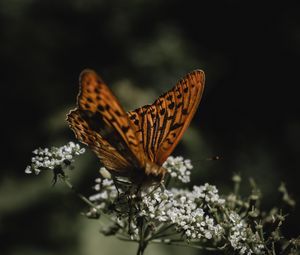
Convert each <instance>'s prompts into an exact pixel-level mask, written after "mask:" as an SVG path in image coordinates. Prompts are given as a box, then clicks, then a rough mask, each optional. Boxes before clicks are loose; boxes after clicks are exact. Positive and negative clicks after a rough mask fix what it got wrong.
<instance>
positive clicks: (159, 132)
mask: <svg viewBox="0 0 300 255" xmlns="http://www.w3.org/2000/svg"><path fill="white" fill-rule="evenodd" d="M79 80H80V81H79V83H80V91H79V94H78V97H77V108H76V109H74V110H72V111H71V112H70V113H69V114H68V116H67V120H68V122H69V126H70V127H71V129H72V130H73V131H74V133H75V135H76V137H77V139H78V140H79V141H81V142H82V143H84V144H86V145H88V146H89V147H90V148H91V149H92V150H93V151H94V152H95V153H96V155H97V156H98V157H99V159H100V161H101V162H102V163H103V165H104V166H105V167H106V168H107V169H108V170H109V171H110V172H111V173H112V174H113V175H115V176H121V177H127V178H129V179H130V180H131V181H132V182H133V183H146V182H150V183H151V182H153V181H161V180H162V179H163V177H164V176H165V173H166V170H165V169H164V168H163V167H162V164H163V163H164V161H165V160H166V159H167V157H168V156H169V155H170V154H171V152H172V151H173V150H174V148H175V146H176V145H177V143H178V142H179V140H180V138H181V137H182V135H183V133H184V131H185V130H186V128H187V126H188V125H189V123H190V122H191V119H192V117H193V115H194V113H195V111H196V109H197V106H198V104H199V102H200V99H201V96H202V93H203V89H204V73H203V71H201V70H196V71H193V72H191V73H189V74H188V75H186V76H185V77H184V78H183V79H182V80H181V81H180V82H178V84H177V85H176V86H175V87H174V88H173V89H172V90H170V91H168V92H167V93H165V94H163V95H162V96H160V97H159V98H158V99H157V100H156V101H155V102H154V103H153V104H152V105H145V106H143V107H141V108H138V109H136V110H134V111H130V112H128V113H126V112H125V110H124V109H123V107H122V106H121V105H120V103H119V101H118V100H117V98H116V97H115V96H114V95H113V93H112V91H111V90H110V89H109V88H108V86H107V85H106V84H105V83H104V82H103V81H102V79H101V78H100V77H99V76H98V75H97V74H96V72H94V71H93V70H88V69H87V70H84V71H83V72H82V73H81V75H80V79H79Z"/></svg>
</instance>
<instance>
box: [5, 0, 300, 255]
mask: <svg viewBox="0 0 300 255" xmlns="http://www.w3.org/2000/svg"><path fill="white" fill-rule="evenodd" d="M261 2H263V1H261ZM261 2H257V3H255V2H252V1H251V2H248V4H245V3H244V4H243V5H242V4H240V1H234V0H231V1H230V0H228V1H220V2H218V1H194V2H193V1H174V0H172V1H171V0H167V1H158V0H145V1H137V0H135V1H134V0H133V1H123V0H110V1H96V0H94V1H92V0H90V1H83V0H73V1H71V0H70V1H53V0H51V1H50V0H45V1H38V0H31V1H20V0H19V1H9V0H0V61H1V76H0V84H1V88H2V90H1V123H2V125H1V128H2V132H1V134H2V139H1V149H2V151H1V164H2V167H1V174H0V176H1V179H0V247H1V254H88V255H89V254H116V253H117V252H119V251H122V254H127V253H126V252H128V254H134V250H135V248H136V247H135V246H134V245H133V246H132V245H128V244H127V243H126V244H124V243H122V242H120V241H115V240H114V239H113V238H103V237H102V236H101V235H100V234H98V229H99V227H100V225H99V223H98V222H96V221H91V220H86V219H85V218H83V217H82V216H80V211H82V210H84V209H85V206H84V205H83V204H82V203H81V202H80V201H79V200H78V199H77V198H76V197H75V196H74V194H72V193H71V192H70V191H69V190H68V189H67V188H66V187H64V186H63V185H62V184H58V185H56V186H55V188H51V178H52V176H51V174H50V173H49V174H48V175H47V174H46V173H44V174H42V175H39V176H28V175H25V174H24V169H25V167H26V165H27V164H28V163H29V162H30V158H31V151H32V150H33V149H35V148H37V147H50V146H53V145H55V146H61V145H63V144H65V143H66V142H67V141H69V140H75V139H74V136H73V133H72V132H71V131H70V130H69V129H68V127H67V123H66V121H65V115H66V113H67V112H68V111H69V110H70V109H71V108H73V107H74V106H75V98H76V94H77V92H78V75H79V73H80V72H81V70H82V69H84V68H86V67H89V68H93V69H95V70H97V71H98V72H99V73H100V74H101V76H102V77H103V79H104V80H105V81H106V82H107V83H108V84H109V85H110V86H111V87H112V89H113V91H114V92H115V93H116V95H117V96H118V97H119V99H120V101H121V102H122V104H123V105H124V107H125V109H127V110H130V109H133V108H136V107H138V106H140V105H143V104H148V103H151V102H152V101H154V99H155V98H156V97H157V96H158V95H160V94H161V93H162V92H164V91H166V90H167V89H170V88H171V87H172V86H173V85H174V84H175V83H176V81H178V80H179V79H180V78H181V77H182V76H184V75H185V74H186V73H187V72H189V71H192V70H193V69H196V68H200V69H203V70H204V71H205V73H206V89H205V93H204V96H203V99H202V102H201V104H200V107H199V110H198V111H197V113H196V115H195V117H194V120H193V122H192V124H191V127H190V128H189V129H188V131H187V132H186V134H185V136H184V138H183V139H182V142H181V143H180V144H179V145H178V147H177V148H176V150H175V152H174V155H183V156H184V157H186V158H191V159H192V160H193V162H194V166H195V169H194V171H193V177H192V178H193V184H198V185H200V184H203V183H204V182H209V183H211V184H215V185H217V187H218V188H219V190H220V192H221V193H224V194H226V193H228V192H229V189H230V187H231V186H230V185H231V176H232V174H233V173H235V172H236V173H241V175H242V178H243V181H244V184H245V185H243V189H244V192H245V194H246V192H247V190H249V185H248V179H249V177H253V178H255V180H256V181H257V183H258V185H259V187H260V188H261V189H262V192H263V195H264V197H263V201H264V205H265V208H271V207H272V206H273V205H279V200H280V195H279V193H278V191H277V189H278V186H279V184H280V182H281V181H284V182H285V183H286V184H287V187H288V189H289V191H290V192H291V194H292V196H293V198H294V199H295V200H296V201H297V202H298V203H299V197H298V194H299V191H300V188H299V187H300V185H299V165H300V164H299V160H298V157H299V152H300V149H299V146H300V145H299V144H300V132H299V131H300V121H299V111H298V104H299V103H298V102H299V93H298V87H299V77H298V73H299V70H298V69H299V54H300V22H299V19H300V15H299V13H300V9H299V8H298V6H297V5H296V4H295V3H294V2H292V1H285V2H284V4H283V2H279V3H278V4H276V3H274V2H271V3H272V4H269V5H266V6H262V3H261ZM196 3H197V4H196ZM216 155H219V156H221V158H222V160H219V161H207V160H205V158H209V157H212V156H216ZM99 166H100V164H99V162H98V161H97V159H96V157H95V156H94V155H93V154H92V153H90V152H88V153H87V154H86V155H84V156H83V157H82V159H79V160H78V164H77V167H76V170H75V171H74V172H72V173H71V174H70V175H71V177H72V179H73V182H74V183H75V185H76V186H77V187H78V189H79V190H81V191H82V192H83V193H85V194H91V193H92V190H91V186H92V185H93V179H94V178H95V177H96V176H97V169H98V168H99ZM299 213H300V209H299V205H297V206H296V208H295V209H294V210H292V211H291V212H290V216H289V218H288V221H287V225H286V227H285V228H284V232H285V234H286V235H287V236H289V237H296V236H297V235H298V234H299V233H300V231H299V230H300V227H299V217H298V215H299ZM125 245H126V246H125ZM124 247H126V248H125V249H124ZM154 251H155V252H156V254H159V252H161V254H167V253H168V252H169V253H170V254H171V253H173V254H175V253H176V251H177V252H182V251H183V250H180V249H178V248H176V249H172V248H171V247H167V249H163V248H161V247H158V246H157V247H153V248H152V252H153V253H152V252H151V248H150V250H149V253H148V254H154ZM187 253H189V254H198V253H197V251H194V250H187V251H186V254H187ZM146 254H147V253H146Z"/></svg>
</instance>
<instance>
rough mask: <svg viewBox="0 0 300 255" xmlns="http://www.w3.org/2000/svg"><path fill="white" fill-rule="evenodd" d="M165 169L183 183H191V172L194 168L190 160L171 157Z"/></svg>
mask: <svg viewBox="0 0 300 255" xmlns="http://www.w3.org/2000/svg"><path fill="white" fill-rule="evenodd" d="M163 167H164V168H166V169H167V170H168V172H169V173H170V175H171V177H173V178H177V179H178V180H180V181H181V182H183V183H188V182H190V175H191V172H190V170H191V169H192V168H193V166H192V164H191V161H190V160H189V159H185V160H184V159H183V157H175V158H174V157H173V156H170V157H168V159H167V160H166V161H165V163H164V164H163Z"/></svg>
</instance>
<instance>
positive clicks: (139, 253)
mask: <svg viewBox="0 0 300 255" xmlns="http://www.w3.org/2000/svg"><path fill="white" fill-rule="evenodd" d="M144 223H145V222H144V218H142V219H141V225H140V240H139V247H138V251H137V255H143V254H144V251H145V249H146V247H147V245H148V242H147V241H146V240H145V229H144V227H145V224H144Z"/></svg>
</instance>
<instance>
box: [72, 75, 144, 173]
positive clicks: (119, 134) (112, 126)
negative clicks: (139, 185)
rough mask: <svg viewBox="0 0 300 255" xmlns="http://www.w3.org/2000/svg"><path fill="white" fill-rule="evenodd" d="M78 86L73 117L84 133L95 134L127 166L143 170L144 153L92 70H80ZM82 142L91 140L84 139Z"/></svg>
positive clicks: (110, 93) (110, 95) (111, 94)
mask: <svg viewBox="0 0 300 255" xmlns="http://www.w3.org/2000/svg"><path fill="white" fill-rule="evenodd" d="M79 82H80V92H79V94H78V98H77V105H78V109H77V111H78V112H77V114H78V115H80V118H81V119H82V120H83V121H84V124H85V125H86V126H87V130H89V132H92V133H93V134H99V135H100V137H101V139H102V140H104V141H105V142H107V144H109V146H110V147H112V148H114V149H115V150H116V151H117V152H118V154H120V155H121V156H122V157H123V158H125V159H126V160H127V161H128V162H130V164H131V165H132V167H133V168H139V167H141V166H143V164H144V153H143V150H141V148H140V144H139V141H138V139H137V137H136V133H135V131H134V129H133V128H132V126H131V125H132V123H131V122H130V121H129V119H128V116H127V114H126V112H125V111H124V109H123V108H122V106H121V105H120V103H119V101H118V100H117V99H116V97H115V96H114V95H113V93H112V92H111V90H110V89H109V88H108V87H107V85H106V84H105V83H104V82H103V81H102V79H101V78H100V77H99V76H98V75H97V74H96V72H94V71H93V70H84V71H83V72H82V73H81V75H80V81H79ZM70 116H72V115H69V116H68V121H69V123H70V124H71V128H72V129H73V130H74V132H75V133H76V126H74V125H72V121H71V118H70ZM86 139H91V137H90V136H89V135H88V136H86ZM86 139H85V138H84V137H83V142H84V143H86V144H88V145H89V146H93V145H92V143H91V142H90V141H88V140H86ZM96 149H97V148H96ZM102 150H103V149H102ZM97 154H100V153H97Z"/></svg>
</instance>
